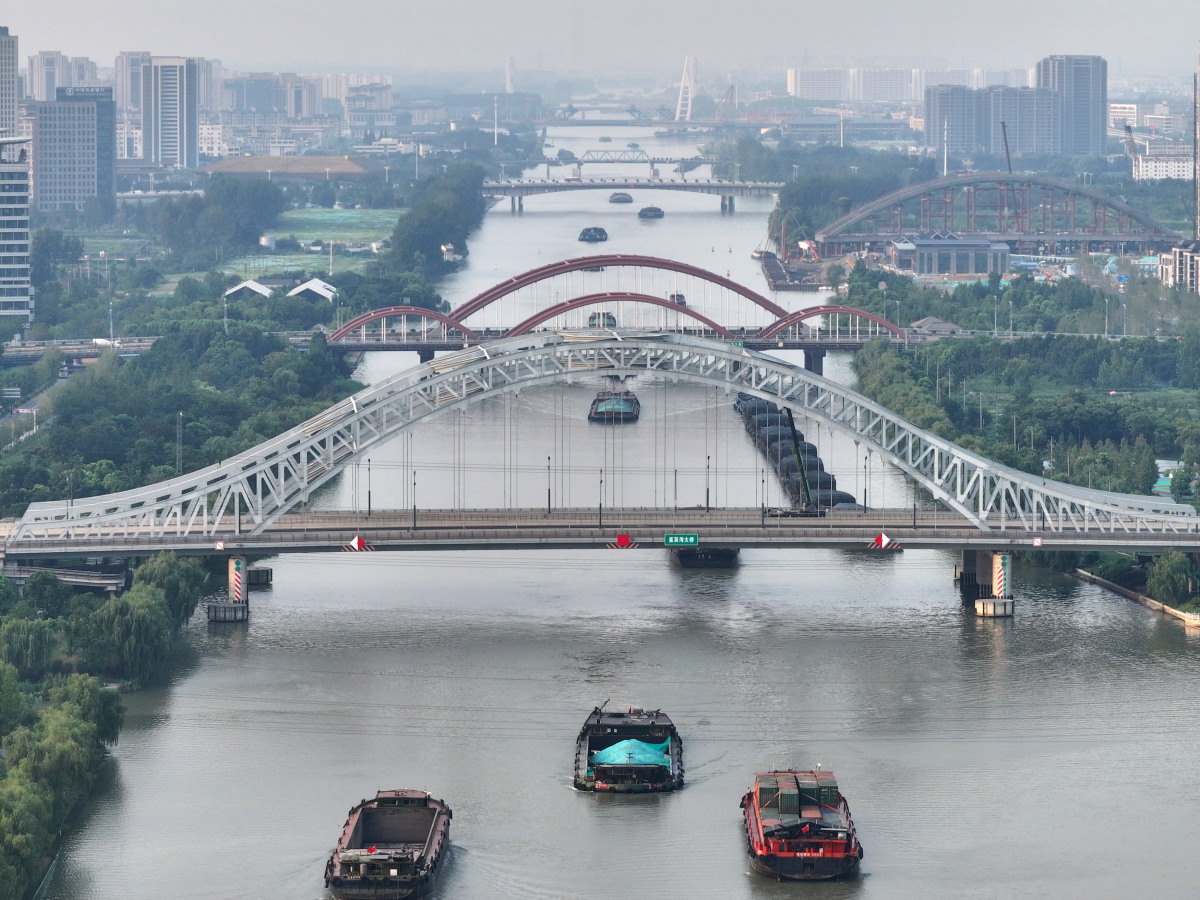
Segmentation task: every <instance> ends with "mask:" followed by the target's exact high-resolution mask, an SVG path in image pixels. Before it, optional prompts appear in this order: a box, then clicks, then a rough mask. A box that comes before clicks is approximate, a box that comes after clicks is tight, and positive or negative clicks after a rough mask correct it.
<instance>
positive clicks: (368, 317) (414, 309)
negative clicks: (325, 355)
mask: <svg viewBox="0 0 1200 900" xmlns="http://www.w3.org/2000/svg"><path fill="white" fill-rule="evenodd" d="M402 316H420V317H421V318H425V319H435V320H437V321H438V322H441V323H442V324H443V325H445V326H447V327H448V328H453V329H455V330H456V331H460V332H462V335H463V337H464V338H466V339H467V340H469V341H478V340H479V336H478V335H477V334H476V333H475V332H474V331H472V330H471V329H470V328H468V327H467V326H466V325H463V324H462V323H461V322H459V321H457V320H456V319H452V318H450V316H447V315H444V314H442V313H440V312H435V311H434V310H432V309H424V308H422V307H420V306H389V307H387V308H386V309H373V310H371V311H370V312H367V313H363V314H362V315H361V316H358V317H357V318H355V319H352V320H351V321H349V322H347V323H346V324H345V325H343V326H342V327H341V328H339V329H338V330H337V331H335V332H334V333H333V334H331V335H330V336H329V338H328V340H329V342H330V343H333V342H336V341H340V340H342V339H343V338H345V337H346V335H348V334H350V333H351V332H353V331H357V330H358V329H360V328H362V327H364V326H365V325H369V324H370V323H371V322H378V321H380V320H381V319H394V318H398V317H402Z"/></svg>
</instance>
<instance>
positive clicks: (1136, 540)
mask: <svg viewBox="0 0 1200 900" xmlns="http://www.w3.org/2000/svg"><path fill="white" fill-rule="evenodd" d="M600 515H601V513H600V510H599V509H598V508H596V507H593V508H591V509H571V510H555V511H553V512H552V513H550V514H549V515H547V513H546V511H545V510H544V509H542V510H537V509H524V510H422V509H418V510H417V514H416V527H415V528H414V527H413V513H412V510H374V511H373V514H372V515H371V516H368V515H367V514H366V512H365V511H364V512H360V513H345V512H340V513H308V514H305V515H300V514H294V515H286V516H284V517H282V518H281V519H280V520H279V521H278V522H277V523H276V524H274V525H273V526H271V528H270V529H269V530H267V531H266V532H265V533H263V534H261V535H257V536H250V535H228V536H226V537H224V539H223V540H222V546H221V547H220V549H218V548H217V545H216V543H215V542H214V541H213V540H212V539H211V538H203V537H196V536H190V537H176V536H170V535H167V536H162V537H157V538H151V537H149V536H147V537H134V536H131V537H120V538H88V539H79V540H76V541H74V542H73V543H70V544H65V545H64V543H63V542H61V541H54V542H42V541H32V540H24V541H19V542H16V541H14V542H10V543H9V544H8V546H7V547H6V555H7V557H8V559H10V560H17V559H53V558H71V557H79V556H95V555H106V556H146V555H149V554H153V553H156V552H158V551H160V550H173V551H175V552H177V553H180V554H186V555H211V556H229V555H235V554H239V553H245V554H250V555H274V554H278V553H320V552H329V551H340V550H341V549H342V548H343V547H344V546H346V545H347V544H349V543H350V542H351V541H352V540H353V539H354V538H355V536H358V535H361V536H362V538H363V539H364V540H365V541H366V542H367V543H368V544H370V545H371V546H372V547H373V548H374V549H375V550H422V551H428V550H562V549H600V548H604V547H606V546H607V545H608V544H609V543H615V542H616V541H617V538H618V535H620V534H628V535H629V536H630V538H631V540H633V541H635V542H637V543H638V545H639V549H642V550H647V549H662V548H663V536H664V535H665V534H668V533H672V534H675V533H684V534H697V535H699V546H700V547H702V548H703V547H745V548H796V547H813V548H833V549H840V550H862V549H867V547H868V545H869V543H870V542H871V541H872V540H874V538H875V537H876V535H878V534H879V533H880V532H881V531H882V532H886V534H887V536H888V537H889V538H891V539H893V540H895V541H899V542H900V544H901V545H902V546H903V547H905V548H908V549H941V550H959V549H962V548H966V547H972V548H976V549H993V550H1001V549H1006V548H1022V547H1023V548H1030V549H1031V548H1033V547H1035V546H1038V544H1037V543H1035V542H1036V541H1038V540H1040V541H1042V543H1041V545H1040V546H1041V547H1042V549H1045V550H1085V549H1090V550H1105V549H1107V550H1141V551H1147V552H1148V551H1154V550H1161V549H1165V548H1168V547H1174V548H1177V549H1181V550H1193V551H1194V550H1197V549H1200V520H1197V521H1196V522H1194V523H1190V524H1191V530H1190V532H1184V533H1177V534H1165V535H1164V534H1146V533H1132V532H1120V531H1118V532H1116V533H1111V534H1110V533H1102V532H1097V531H1091V532H1088V533H1084V534H1072V533H1069V532H1064V533H1056V532H1051V531H1045V532H1041V531H1037V530H1034V531H1028V530H1026V529H1024V528H1023V527H1021V526H1020V524H1019V523H1016V524H1013V523H1008V524H1007V525H1006V526H1005V525H1000V524H998V525H997V527H996V528H994V529H993V530H992V531H988V532H985V531H981V530H979V529H978V528H976V527H975V526H974V525H972V524H971V523H970V522H967V521H966V520H965V519H963V518H962V517H960V516H958V515H956V514H954V513H949V512H924V511H918V512H917V514H916V517H915V520H914V515H913V511H912V510H911V509H907V510H906V509H892V510H869V511H867V512H865V513H862V512H854V511H850V510H835V511H829V512H828V514H827V515H826V516H824V517H822V518H777V517H764V516H763V515H762V511H761V510H760V509H757V508H749V509H741V508H739V509H713V510H711V511H707V512H706V511H705V510H703V509H700V508H687V509H679V510H671V509H605V510H604V511H603V526H601V525H600ZM914 522H915V524H914ZM1181 524H1183V523H1181ZM249 528H250V525H249V523H247V525H246V529H247V530H249ZM880 552H885V551H880Z"/></svg>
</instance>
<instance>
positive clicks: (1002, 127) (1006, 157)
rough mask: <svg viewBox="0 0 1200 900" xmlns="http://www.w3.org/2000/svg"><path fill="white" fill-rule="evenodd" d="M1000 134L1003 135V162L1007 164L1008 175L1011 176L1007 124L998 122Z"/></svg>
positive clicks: (1001, 121)
mask: <svg viewBox="0 0 1200 900" xmlns="http://www.w3.org/2000/svg"><path fill="white" fill-rule="evenodd" d="M1000 133H1001V134H1003V135H1004V160H1005V162H1007V163H1008V174H1009V175H1011V174H1012V156H1011V155H1010V154H1009V152H1008V123H1007V122H1005V121H1004V120H1003V119H1001V120H1000Z"/></svg>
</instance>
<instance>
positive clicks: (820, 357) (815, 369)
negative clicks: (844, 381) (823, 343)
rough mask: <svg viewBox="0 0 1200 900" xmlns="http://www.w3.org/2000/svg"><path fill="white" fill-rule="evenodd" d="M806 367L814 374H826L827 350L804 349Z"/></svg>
mask: <svg viewBox="0 0 1200 900" xmlns="http://www.w3.org/2000/svg"><path fill="white" fill-rule="evenodd" d="M804 368H805V369H806V370H807V371H809V372H812V373H813V374H814V375H824V374H825V351H824V350H805V351H804Z"/></svg>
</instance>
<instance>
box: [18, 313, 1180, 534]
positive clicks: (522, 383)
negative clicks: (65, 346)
mask: <svg viewBox="0 0 1200 900" xmlns="http://www.w3.org/2000/svg"><path fill="white" fill-rule="evenodd" d="M596 375H602V376H631V375H656V376H658V377H664V378H668V379H677V380H680V381H685V382H692V383H696V384H700V385H707V386H710V387H712V386H717V387H722V388H725V389H727V390H728V391H730V392H731V393H732V392H734V391H741V392H744V393H747V394H750V395H753V396H755V397H760V398H764V399H768V400H772V401H775V402H776V403H778V404H780V405H781V406H785V407H788V408H791V409H792V410H794V411H795V412H796V414H797V415H800V416H804V417H807V418H809V419H815V420H817V421H821V422H825V423H827V424H828V425H830V426H832V427H833V428H835V429H838V430H840V431H842V432H844V433H847V434H849V435H851V436H852V437H853V438H854V439H855V440H856V441H858V442H860V443H861V444H863V445H864V446H866V447H869V448H871V449H872V450H874V451H875V452H877V453H879V454H881V455H882V456H883V457H884V458H885V459H886V460H887V461H888V462H890V463H891V464H892V465H894V466H895V467H897V468H899V469H900V470H901V471H903V472H904V473H905V474H906V475H908V476H909V477H910V478H912V479H913V480H914V481H916V482H917V483H918V484H920V485H922V486H923V487H924V488H925V489H926V490H928V491H929V493H930V494H931V495H932V496H933V497H934V498H935V499H936V500H938V501H940V502H941V503H942V504H944V505H945V506H946V507H947V508H949V509H951V510H954V511H957V512H958V513H959V514H961V516H962V517H963V519H964V520H965V522H969V523H971V525H972V526H973V527H974V529H975V533H976V536H977V537H987V535H988V534H989V533H992V532H994V531H996V530H997V529H1002V530H1004V531H1008V530H1011V529H1013V528H1016V529H1018V530H1024V531H1028V532H1035V531H1036V532H1039V533H1051V534H1058V535H1062V536H1068V535H1069V536H1070V538H1071V541H1072V544H1073V545H1076V546H1078V545H1081V544H1082V545H1086V544H1087V543H1088V540H1089V538H1093V537H1094V538H1095V539H1097V540H1098V541H1102V542H1103V543H1104V544H1105V545H1108V546H1111V545H1112V542H1113V538H1114V536H1117V537H1121V538H1129V539H1131V540H1133V541H1134V542H1137V543H1145V539H1147V538H1153V539H1154V541H1153V542H1155V543H1158V544H1164V543H1165V544H1172V545H1187V546H1192V545H1200V518H1197V517H1196V516H1194V515H1191V516H1184V515H1181V514H1180V512H1179V511H1178V510H1177V509H1172V506H1171V504H1169V503H1165V502H1163V501H1162V500H1161V499H1160V498H1155V497H1141V496H1132V495H1124V494H1110V493H1107V492H1103V491H1093V490H1088V489H1086V488H1080V487H1076V486H1074V485H1067V484H1062V483H1059V482H1054V481H1046V480H1044V479H1041V478H1037V477H1035V476H1032V475H1029V474H1027V473H1025V472H1020V471H1018V470H1015V469H1011V468H1008V467H1006V466H1002V465H1000V464H998V463H995V462H992V461H990V460H988V459H985V458H984V457H981V456H979V455H978V454H975V453H971V452H969V451H967V450H965V449H963V448H961V447H958V446H957V445H955V444H953V443H951V442H950V441H947V440H944V439H943V438H940V437H938V436H936V435H934V434H931V433H930V432H927V431H924V430H922V429H920V428H918V427H916V426H915V425H913V424H911V423H910V422H907V421H906V420H904V419H902V418H901V417H900V416H898V415H896V414H895V413H892V412H891V411H889V410H887V409H885V408H884V407H882V406H880V405H879V404H877V403H874V402H872V401H871V400H868V399H867V398H865V397H863V396H861V395H860V394H857V393H856V392H854V391H852V390H850V389H848V388H845V387H843V386H841V385H839V384H836V383H834V382H832V381H828V380H826V379H825V378H822V377H821V376H819V375H815V374H813V373H812V372H809V371H807V370H805V369H803V368H800V367H797V366H794V365H792V364H790V363H786V362H782V361H780V360H778V359H775V358H773V357H770V356H766V355H763V354H759V353H755V352H752V351H748V350H744V349H741V348H737V347H734V346H731V345H729V344H725V343H720V342H715V341H710V340H706V339H701V338H694V337H688V336H685V335H678V334H661V335H650V336H648V335H646V334H645V333H638V334H636V335H628V336H625V335H621V334H619V333H613V332H611V331H608V332H601V331H589V332H559V333H538V334H531V335H525V336H521V337H515V338H510V339H507V340H504V341H500V342H497V343H494V344H489V345H487V346H486V347H484V346H479V347H473V348H470V349H467V350H463V351H461V352H458V353H455V354H452V355H449V356H445V357H442V358H440V359H437V360H435V361H433V362H431V363H427V364H424V365H420V366H417V367H415V368H413V369H410V370H407V371H405V372H402V373H400V374H398V375H395V376H393V377H391V378H389V379H387V380H385V381H383V382H380V383H379V384H376V385H373V386H372V387H370V388H367V389H366V390H364V391H361V392H359V393H358V394H356V395H354V396H353V397H349V398H347V399H346V400H343V401H342V402H340V403H338V404H336V405H334V406H332V407H330V408H329V409H328V410H326V411H325V412H323V413H321V414H320V415H318V416H315V417H314V418H312V419H310V420H308V421H307V422H304V423H303V424H301V425H298V426H296V427H295V428H293V429H291V430H289V431H287V432H284V433H283V434H280V435H278V436H277V437H275V438H272V439H271V440H269V441H266V442H264V443H262V444H259V445H258V446H256V447H253V448H251V449H249V450H246V451H245V452H243V453H241V454H238V455H237V456H235V457H232V458H230V459H227V460H225V461H224V462H222V463H220V464H218V465H214V466H209V467H208V468H205V469H201V470H199V471H196V472H192V473H190V474H187V475H182V476H179V477H176V478H172V479H170V480H167V481H163V482H159V483H158V484H153V485H149V486H147V487H143V488H138V489H135V490H130V491H123V492H121V493H116V494H108V495H103V496H99V497H90V498H83V499H77V500H73V501H71V502H67V501H57V502H46V503H35V504H32V505H31V506H30V507H29V508H28V509H27V510H26V512H25V515H24V516H23V517H22V518H21V519H20V520H19V521H18V522H17V523H16V525H15V528H14V529H13V531H12V533H11V536H10V537H9V540H8V546H9V548H10V549H11V550H12V551H14V552H18V553H19V552H20V550H21V545H22V542H30V544H37V545H39V546H48V545H52V544H66V545H70V544H72V543H78V544H79V545H80V546H86V545H87V544H88V542H89V541H100V540H114V539H116V540H120V541H122V543H123V545H124V546H127V547H128V546H131V545H132V546H137V547H141V548H144V549H145V550H148V551H153V550H155V549H156V548H157V547H158V546H161V545H162V544H163V543H164V542H168V541H169V540H170V539H174V538H180V537H190V538H205V539H213V540H219V539H221V538H224V537H232V536H235V535H256V534H261V533H263V532H265V531H266V530H267V529H269V528H270V527H271V526H272V525H273V524H274V523H275V522H277V521H278V520H279V519H280V518H281V517H282V516H283V515H284V514H285V513H287V512H288V511H289V510H291V509H293V508H294V507H297V506H299V505H300V504H302V503H303V502H304V501H305V500H306V499H307V498H308V497H309V495H310V494H311V493H312V492H313V491H314V490H316V489H317V488H319V487H321V486H322V485H323V484H325V483H326V482H328V481H329V480H330V479H332V478H334V477H335V476H337V475H338V474H339V473H340V472H341V471H343V470H344V469H346V468H347V466H349V465H350V464H351V463H353V462H354V461H355V460H357V459H359V458H361V457H364V456H365V455H366V454H367V453H368V452H370V450H371V449H372V448H373V447H376V446H377V445H379V444H381V443H382V442H384V441H387V440H389V439H391V438H393V437H395V436H396V435H398V434H400V433H402V432H404V431H406V430H408V429H412V428H415V427H417V426H418V425H419V424H420V423H421V422H422V421H423V420H425V419H427V418H428V417H430V416H433V415H436V414H438V413H441V412H444V411H446V410H451V409H455V408H458V407H461V406H464V405H466V404H471V403H474V402H477V401H479V400H482V399H484V398H487V397H492V396H496V395H499V394H503V393H506V392H513V391H519V390H521V389H522V388H524V387H527V386H532V385H538V384H546V383H551V382H556V381H570V380H572V379H575V378H579V377H594V376H596ZM1137 539H1140V540H1137Z"/></svg>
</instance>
